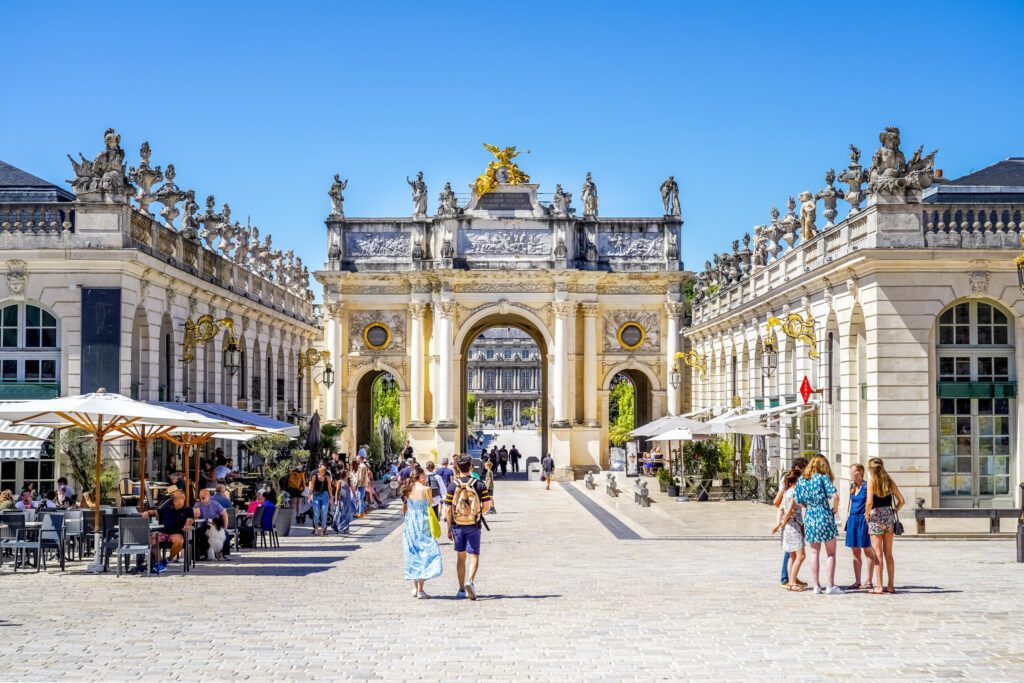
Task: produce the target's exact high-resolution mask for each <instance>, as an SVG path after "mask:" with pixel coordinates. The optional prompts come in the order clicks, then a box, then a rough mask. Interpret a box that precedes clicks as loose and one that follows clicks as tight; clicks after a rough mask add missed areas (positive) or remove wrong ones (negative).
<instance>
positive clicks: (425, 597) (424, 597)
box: [416, 591, 430, 600]
mask: <svg viewBox="0 0 1024 683" xmlns="http://www.w3.org/2000/svg"><path fill="white" fill-rule="evenodd" d="M416 598H417V599H419V600H429V599H430V596H429V595H427V594H426V593H425V592H424V591H420V592H419V593H417V594H416Z"/></svg>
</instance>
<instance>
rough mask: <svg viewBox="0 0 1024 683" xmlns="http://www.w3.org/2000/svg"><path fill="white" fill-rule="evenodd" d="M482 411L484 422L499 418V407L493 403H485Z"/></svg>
mask: <svg viewBox="0 0 1024 683" xmlns="http://www.w3.org/2000/svg"><path fill="white" fill-rule="evenodd" d="M482 413H483V416H484V422H494V420H496V419H497V418H498V409H497V408H495V407H494V404H493V403H488V404H487V405H485V406H484V409H483V411H482Z"/></svg>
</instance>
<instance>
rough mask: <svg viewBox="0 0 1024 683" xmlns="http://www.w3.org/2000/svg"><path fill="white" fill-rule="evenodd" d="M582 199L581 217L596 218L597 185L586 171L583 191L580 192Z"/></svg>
mask: <svg viewBox="0 0 1024 683" xmlns="http://www.w3.org/2000/svg"><path fill="white" fill-rule="evenodd" d="M580 197H582V199H583V217H584V218H597V185H595V184H594V179H593V178H592V177H591V176H590V171H587V177H586V179H585V180H584V181H583V190H582V191H581V192H580Z"/></svg>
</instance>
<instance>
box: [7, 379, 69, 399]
mask: <svg viewBox="0 0 1024 683" xmlns="http://www.w3.org/2000/svg"><path fill="white" fill-rule="evenodd" d="M58 396H60V384H37V383H28V382H25V383H20V384H0V400H2V401H33V400H36V399H44V398H57V397H58Z"/></svg>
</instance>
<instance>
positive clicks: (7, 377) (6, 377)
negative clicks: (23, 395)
mask: <svg viewBox="0 0 1024 683" xmlns="http://www.w3.org/2000/svg"><path fill="white" fill-rule="evenodd" d="M17 381H18V361H16V360H14V359H13V358H5V359H4V360H3V361H2V362H0V382H5V383H8V384H13V383H15V382H17Z"/></svg>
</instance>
